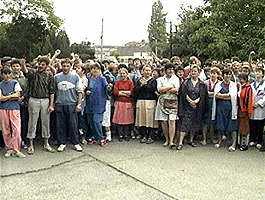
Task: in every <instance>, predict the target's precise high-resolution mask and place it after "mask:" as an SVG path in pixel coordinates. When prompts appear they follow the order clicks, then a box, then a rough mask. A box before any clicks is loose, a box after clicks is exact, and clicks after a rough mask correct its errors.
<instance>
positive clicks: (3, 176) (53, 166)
mask: <svg viewBox="0 0 265 200" xmlns="http://www.w3.org/2000/svg"><path fill="white" fill-rule="evenodd" d="M85 156H86V154H83V155H81V156H78V157H76V158H72V159H70V160H66V161H64V162H61V163H58V164H54V165H51V166H50V167H45V168H41V169H36V170H30V171H26V172H17V173H12V174H6V175H0V177H1V178H8V177H13V176H21V175H27V174H33V173H38V172H42V171H47V170H50V169H53V168H55V167H60V166H62V165H64V164H67V163H71V162H72V161H75V160H78V159H80V158H83V157H85ZM91 162H92V161H91Z"/></svg>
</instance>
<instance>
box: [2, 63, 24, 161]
mask: <svg viewBox="0 0 265 200" xmlns="http://www.w3.org/2000/svg"><path fill="white" fill-rule="evenodd" d="M1 74H2V78H3V81H2V82H1V83H0V102H1V104H0V118H1V125H2V129H3V138H4V141H5V146H6V149H7V152H6V153H5V155H4V156H5V157H6V158H8V157H10V156H11V155H15V156H17V157H20V158H24V157H26V156H25V155H24V154H23V153H22V152H21V142H22V140H21V129H20V128H21V119H20V107H19V103H18V99H19V97H20V92H21V91H22V89H21V87H20V85H19V82H18V81H16V80H11V70H10V69H9V68H8V67H4V68H3V69H2V70H1Z"/></svg>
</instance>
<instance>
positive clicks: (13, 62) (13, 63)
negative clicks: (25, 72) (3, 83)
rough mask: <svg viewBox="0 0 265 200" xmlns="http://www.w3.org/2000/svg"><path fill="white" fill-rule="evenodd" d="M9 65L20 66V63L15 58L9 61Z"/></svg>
mask: <svg viewBox="0 0 265 200" xmlns="http://www.w3.org/2000/svg"><path fill="white" fill-rule="evenodd" d="M10 64H11V66H12V65H15V64H19V65H21V62H20V60H19V59H16V58H15V59H13V60H12V61H11V63H10Z"/></svg>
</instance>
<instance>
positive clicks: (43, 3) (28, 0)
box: [0, 0, 94, 61]
mask: <svg viewBox="0 0 265 200" xmlns="http://www.w3.org/2000/svg"><path fill="white" fill-rule="evenodd" d="M0 21H1V23H0V57H3V56H6V55H9V56H12V57H18V58H22V57H23V58H26V59H27V60H28V61H31V60H32V59H33V58H35V57H37V56H38V55H46V54H48V53H51V54H53V53H54V51H55V50H56V49H60V50H61V52H62V53H61V54H60V57H70V53H71V51H72V50H71V48H70V40H69V38H68V36H67V33H66V32H65V31H64V30H60V26H61V24H62V23H63V20H62V19H60V18H59V17H57V16H56V15H55V14H54V10H53V3H52V2H51V1H47V0H23V1H21V0H5V1H3V2H2V1H1V2H0ZM77 46H79V47H80V48H79V49H78V48H77ZM88 46H89V47H88ZM75 47H76V48H77V49H78V51H77V53H79V52H81V53H82V55H81V58H82V57H83V58H84V59H88V58H93V57H94V51H93V50H91V49H90V43H82V44H74V45H73V48H74V49H75ZM80 49H82V50H80Z"/></svg>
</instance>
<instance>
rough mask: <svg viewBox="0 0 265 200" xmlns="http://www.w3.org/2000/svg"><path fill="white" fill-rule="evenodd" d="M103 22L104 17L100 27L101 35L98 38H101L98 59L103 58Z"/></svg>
mask: <svg viewBox="0 0 265 200" xmlns="http://www.w3.org/2000/svg"><path fill="white" fill-rule="evenodd" d="M103 24H104V19H103V18H102V27H101V36H100V39H101V46H100V51H101V52H100V61H102V60H103Z"/></svg>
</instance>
